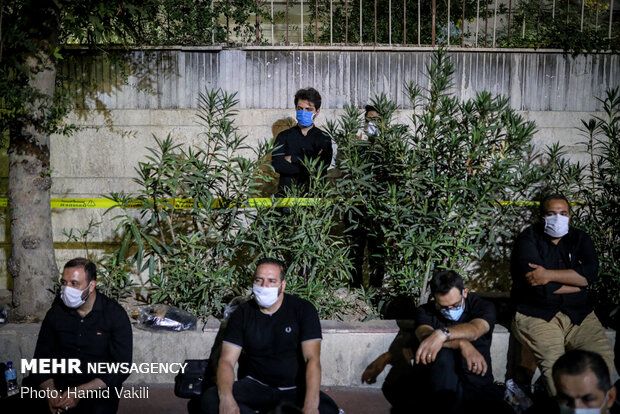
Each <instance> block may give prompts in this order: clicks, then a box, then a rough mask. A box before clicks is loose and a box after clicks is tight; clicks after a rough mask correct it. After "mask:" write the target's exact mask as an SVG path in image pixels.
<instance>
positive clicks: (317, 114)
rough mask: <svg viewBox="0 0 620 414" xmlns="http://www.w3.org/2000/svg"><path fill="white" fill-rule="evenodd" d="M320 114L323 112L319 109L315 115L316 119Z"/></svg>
mask: <svg viewBox="0 0 620 414" xmlns="http://www.w3.org/2000/svg"><path fill="white" fill-rule="evenodd" d="M319 112H321V110H320V109H317V110H316V112H315V114H314V117H315V118H316V117H317V116H319Z"/></svg>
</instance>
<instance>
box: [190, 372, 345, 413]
mask: <svg viewBox="0 0 620 414" xmlns="http://www.w3.org/2000/svg"><path fill="white" fill-rule="evenodd" d="M233 397H235V401H236V402H237V405H239V411H240V412H241V414H256V413H257V412H259V413H261V414H263V413H269V412H271V411H272V410H274V409H275V408H276V407H278V406H279V405H280V404H292V405H295V406H297V407H299V408H302V407H303V404H304V397H305V392H303V390H298V389H292V390H286V391H281V390H279V389H277V388H273V387H270V386H267V385H263V384H261V383H259V382H257V381H255V380H253V379H251V378H247V377H246V378H243V379H241V380H239V381H236V382H235V383H234V384H233ZM200 403H201V404H200V405H201V409H202V412H203V413H205V414H218V413H219V407H220V399H219V397H218V395H217V387H211V388H209V389H208V390H207V391H205V393H204V394H203V395H202V398H201V401H200ZM319 413H321V414H338V406H337V405H336V403H335V402H334V400H332V399H331V398H330V397H329V396H328V395H327V394H325V393H324V392H321V393H320V402H319Z"/></svg>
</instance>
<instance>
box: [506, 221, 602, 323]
mask: <svg viewBox="0 0 620 414" xmlns="http://www.w3.org/2000/svg"><path fill="white" fill-rule="evenodd" d="M528 263H534V264H538V265H541V266H543V267H544V268H545V269H549V270H564V269H573V270H574V271H575V272H577V273H579V274H580V275H581V276H583V277H585V278H586V279H587V280H588V285H591V284H592V283H594V282H595V281H596V279H597V278H598V257H597V255H596V251H595V250H594V244H593V243H592V239H590V236H588V234H587V233H585V232H583V231H581V230H579V229H576V228H574V227H570V228H569V230H568V234H566V235H565V236H564V237H562V238H561V239H560V241H559V242H558V244H557V245H556V244H554V243H553V242H552V241H551V237H550V236H549V235H547V234H546V233H544V231H543V225H542V224H541V223H538V224H535V225H532V226H530V227H528V228H526V229H525V230H524V231H523V232H522V233H521V234H520V235H519V237H517V240H516V242H515V246H514V249H513V250H512V258H511V262H510V273H511V275H512V290H511V293H510V297H511V300H512V302H513V305H514V306H515V309H516V311H517V312H520V313H522V314H524V315H527V316H533V317H536V318H541V319H544V320H545V321H547V322H549V321H550V320H551V319H552V318H553V317H554V316H555V314H556V313H558V312H560V311H561V312H563V313H564V314H566V315H568V317H569V318H570V320H571V322H572V323H574V324H577V325H579V324H580V323H581V322H582V321H583V320H584V319H585V317H586V316H588V314H589V313H590V312H592V309H593V308H592V304H591V302H590V300H589V299H588V295H587V292H586V289H585V288H580V291H579V292H577V293H568V294H559V295H556V294H554V293H553V292H555V291H556V290H558V289H559V288H560V287H561V286H562V284H561V283H557V282H549V283H547V284H546V285H543V286H530V284H529V283H528V282H527V280H526V279H525V274H526V273H527V272H530V271H531V270H533V269H532V268H531V267H529V266H528Z"/></svg>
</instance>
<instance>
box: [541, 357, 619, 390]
mask: <svg viewBox="0 0 620 414" xmlns="http://www.w3.org/2000/svg"><path fill="white" fill-rule="evenodd" d="M588 370H590V371H592V372H593V373H594V375H595V376H596V380H597V383H596V385H597V387H598V389H599V390H601V391H603V392H607V391H609V390H610V389H611V379H610V375H609V368H608V367H607V364H605V360H604V359H603V357H602V356H600V355H599V354H597V353H596V352H591V351H584V350H583V349H574V350H572V351H568V352H567V353H565V354H564V355H562V356H561V357H560V358H558V360H557V361H555V364H553V379H554V380H555V378H556V376H558V375H562V374H564V375H579V374H584V373H586V372H587V371H588Z"/></svg>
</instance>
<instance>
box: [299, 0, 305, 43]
mask: <svg viewBox="0 0 620 414" xmlns="http://www.w3.org/2000/svg"><path fill="white" fill-rule="evenodd" d="M299 13H300V17H299V20H300V24H299V30H300V31H301V42H300V44H302V45H303V44H304V0H301V7H300V9H299Z"/></svg>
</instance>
